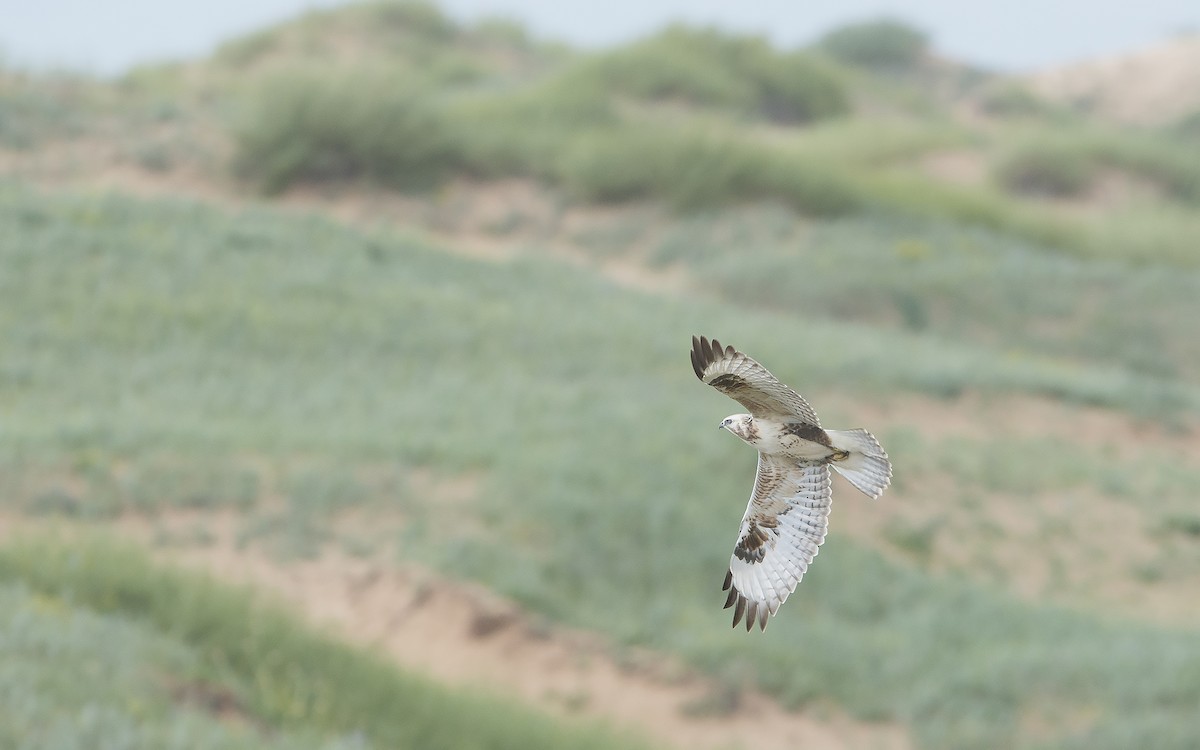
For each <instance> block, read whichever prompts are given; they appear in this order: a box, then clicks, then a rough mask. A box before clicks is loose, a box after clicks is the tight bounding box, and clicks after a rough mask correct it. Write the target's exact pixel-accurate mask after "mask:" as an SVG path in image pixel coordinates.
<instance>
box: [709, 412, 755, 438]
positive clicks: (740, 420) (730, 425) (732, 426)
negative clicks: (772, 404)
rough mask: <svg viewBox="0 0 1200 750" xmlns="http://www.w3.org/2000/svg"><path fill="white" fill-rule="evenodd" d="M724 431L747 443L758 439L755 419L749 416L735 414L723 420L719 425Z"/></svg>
mask: <svg viewBox="0 0 1200 750" xmlns="http://www.w3.org/2000/svg"><path fill="white" fill-rule="evenodd" d="M717 427H718V428H720V429H722V430H729V431H730V432H732V433H733V434H734V435H737V436H738V437H740V438H741V439H742V440H745V441H746V442H747V443H753V442H754V441H755V440H757V439H758V430H757V429H756V427H755V425H754V417H752V416H750V415H749V414H734V415H732V416H728V417H725V418H724V419H722V420H721V424H719V425H717Z"/></svg>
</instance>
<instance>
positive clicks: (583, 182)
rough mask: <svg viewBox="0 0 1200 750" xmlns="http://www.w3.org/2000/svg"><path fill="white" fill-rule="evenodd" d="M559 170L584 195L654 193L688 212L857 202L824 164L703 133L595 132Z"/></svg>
mask: <svg viewBox="0 0 1200 750" xmlns="http://www.w3.org/2000/svg"><path fill="white" fill-rule="evenodd" d="M559 170H560V171H559V178H560V179H561V181H562V183H563V184H564V186H565V187H567V188H568V189H569V190H571V191H573V192H574V193H575V194H576V195H579V196H580V197H582V198H584V199H587V200H596V201H606V202H612V201H626V200H634V199H641V198H661V199H663V200H665V201H666V202H667V203H669V204H670V205H671V206H672V207H673V208H675V209H677V210H681V211H690V210H696V209H702V208H710V207H713V206H717V205H721V204H727V203H739V202H748V201H753V200H762V199H768V200H777V201H780V202H782V203H785V204H787V205H789V206H791V207H793V208H795V209H797V210H799V211H802V212H804V213H809V214H813V215H836V214H841V213H845V212H847V211H851V210H853V209H854V208H855V207H856V206H857V205H858V196H857V194H856V193H855V191H854V190H853V189H852V188H851V187H850V186H849V184H848V183H846V182H845V181H844V180H843V179H842V178H839V177H837V176H836V174H835V173H834V172H833V171H832V170H830V169H828V168H826V167H824V166H821V165H818V164H815V163H813V162H808V161H804V160H800V159H794V158H786V157H785V156H781V155H780V154H779V153H777V152H776V151H775V150H773V149H771V148H770V147H766V146H759V145H756V144H752V143H746V142H743V141H739V140H736V139H734V138H731V137H727V136H724V135H719V134H710V133H706V132H703V131H693V132H680V131H678V130H674V129H667V128H648V127H641V128H626V129H623V130H620V131H611V132H608V131H606V132H597V133H594V134H592V135H591V136H589V137H586V138H580V139H577V140H576V141H575V142H574V143H572V144H571V146H570V148H569V149H568V151H567V153H566V154H565V155H564V157H563V159H562V161H561V163H560V165H559Z"/></svg>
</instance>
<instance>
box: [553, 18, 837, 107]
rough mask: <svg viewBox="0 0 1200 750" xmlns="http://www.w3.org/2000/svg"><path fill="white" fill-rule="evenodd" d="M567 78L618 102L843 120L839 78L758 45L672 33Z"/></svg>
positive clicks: (591, 62)
mask: <svg viewBox="0 0 1200 750" xmlns="http://www.w3.org/2000/svg"><path fill="white" fill-rule="evenodd" d="M567 76H568V77H569V78H571V79H572V80H574V81H577V82H578V83H577V85H584V86H594V87H599V88H601V89H603V90H604V91H606V92H608V93H610V94H615V95H619V96H626V97H631V98H634V99H641V100H650V101H660V100H679V101H684V102H688V103H691V104H694V105H698V106H704V107H713V108H720V109H731V110H735V111H738V112H744V113H748V114H751V115H754V116H759V117H764V118H766V119H768V120H772V121H775V122H783V123H795V122H806V121H810V120H817V119H822V118H826V117H834V116H837V115H841V114H844V113H845V112H847V111H848V109H849V98H848V96H847V94H846V91H845V86H844V84H843V82H842V81H841V79H840V77H839V76H838V75H837V72H836V71H835V70H833V69H832V67H831V66H830V65H828V64H826V63H823V62H821V61H820V60H818V59H816V58H814V57H812V56H811V55H807V54H804V53H790V54H783V53H780V52H778V51H777V50H775V49H774V48H772V47H771V45H770V44H768V43H767V42H766V41H765V40H763V39H761V38H759V37H750V36H736V35H728V34H723V33H721V32H719V31H717V30H714V29H692V28H688V27H684V26H673V27H670V28H668V29H667V30H665V31H663V32H662V33H660V34H658V35H656V36H653V37H650V38H649V39H645V40H643V41H640V42H636V43H634V44H632V45H629V46H627V47H623V48H621V49H618V50H615V51H613V52H609V53H607V54H603V55H599V56H596V57H593V58H591V59H588V60H586V61H583V62H581V63H579V65H578V66H577V67H576V68H575V69H574V70H573V71H570V72H569V73H568V74H567Z"/></svg>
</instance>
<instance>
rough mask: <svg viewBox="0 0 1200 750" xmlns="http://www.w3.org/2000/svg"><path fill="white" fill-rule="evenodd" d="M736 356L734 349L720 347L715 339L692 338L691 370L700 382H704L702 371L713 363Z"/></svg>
mask: <svg viewBox="0 0 1200 750" xmlns="http://www.w3.org/2000/svg"><path fill="white" fill-rule="evenodd" d="M736 354H737V350H736V349H734V348H733V347H732V346H721V342H720V341H717V340H716V339H712V340H709V339H708V338H706V337H704V336H692V369H693V370H695V372H696V377H698V378H700V379H701V380H704V371H705V370H706V369H707V368H708V366H709V365H711V364H712V363H713V362H716V361H717V360H718V359H723V358H725V357H732V356H734V355H736Z"/></svg>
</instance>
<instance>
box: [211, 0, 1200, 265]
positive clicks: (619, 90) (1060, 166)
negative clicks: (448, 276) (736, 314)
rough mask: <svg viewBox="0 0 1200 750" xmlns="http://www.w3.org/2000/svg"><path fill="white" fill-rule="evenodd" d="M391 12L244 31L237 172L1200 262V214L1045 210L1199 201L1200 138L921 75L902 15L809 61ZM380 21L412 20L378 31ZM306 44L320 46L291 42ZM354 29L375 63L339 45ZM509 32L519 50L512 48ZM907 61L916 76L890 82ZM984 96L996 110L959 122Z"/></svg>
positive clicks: (367, 8)
mask: <svg viewBox="0 0 1200 750" xmlns="http://www.w3.org/2000/svg"><path fill="white" fill-rule="evenodd" d="M389 7H392V5H391V4H386V3H385V4H382V5H372V4H368V5H363V6H356V7H355V9H354V10H353V12H349V11H347V12H346V14H345V18H343V16H342V14H341V13H339V12H322V13H318V14H316V15H314V16H312V18H313V19H318V20H322V23H324V25H321V24H318V23H317V22H316V21H315V20H311V21H305V19H302V20H301V21H297V22H294V23H293V24H290V25H285V26H283V27H280V28H277V29H274V30H270V31H267V32H262V33H260V34H259V35H255V36H253V37H249V38H248V39H247V40H244V41H242V42H233V43H231V45H230V46H229V47H228V48H229V49H237V48H238V45H240V44H251V42H253V44H252V46H253V47H255V48H259V47H262V48H264V50H265V51H263V52H261V53H259V55H258V56H256V57H255V58H254V59H255V60H256V61H258V62H256V63H255V64H252V65H251V64H249V63H247V64H246V65H243V66H242V67H243V68H246V70H243V71H240V72H239V78H238V80H237V81H236V82H232V81H231V82H229V83H228V84H227V85H226V88H233V89H235V90H239V91H241V92H242V93H241V94H240V95H239V96H238V97H236V99H235V101H240V102H241V103H240V104H238V105H236V106H234V107H233V109H232V112H233V114H228V115H227V116H224V118H223V121H224V122H232V123H233V124H232V125H230V126H229V127H230V130H231V133H232V137H233V140H234V145H235V150H236V156H235V159H234V167H235V172H236V173H237V174H239V175H241V176H242V177H244V178H247V179H249V180H252V181H253V182H255V183H256V184H258V185H259V186H261V187H262V188H263V189H265V190H266V191H268V192H278V191H281V190H284V189H286V188H287V187H288V186H289V185H293V184H296V183H298V182H327V181H344V180H347V179H351V180H353V179H368V180H372V181H374V182H376V183H379V184H383V185H390V186H393V187H398V188H401V189H409V190H413V189H418V190H420V189H428V188H431V187H436V186H438V185H441V184H444V183H445V182H446V181H447V180H448V179H450V178H452V177H455V176H468V177H476V178H484V179H494V178H501V177H510V176H520V177H533V178H536V179H538V180H541V181H543V182H545V183H547V184H549V185H551V186H555V187H558V188H561V189H564V190H565V191H566V192H567V194H568V195H570V196H572V197H573V198H575V199H577V200H581V201H585V202H604V203H613V202H617V203H620V202H629V201H661V202H663V203H665V204H666V205H668V206H670V207H672V208H674V209H675V210H677V211H680V212H683V213H691V212H695V211H697V210H703V209H709V208H712V207H714V206H725V205H736V204H740V203H746V202H752V201H757V200H761V199H764V198H769V199H774V200H778V201H780V202H783V203H785V204H787V205H790V206H791V207H793V208H795V209H796V210H798V211H799V212H801V213H802V214H808V215H812V216H827V215H831V214H859V215H861V214H870V213H879V214H883V215H887V216H912V215H919V216H928V217H932V218H935V219H948V220H951V221H954V222H956V223H962V224H967V225H973V226H980V227H985V228H988V229H992V230H995V231H998V232H1002V233H1006V234H1010V235H1013V236H1015V237H1018V238H1020V239H1024V240H1027V241H1032V242H1037V243H1040V244H1044V245H1048V246H1050V247H1055V248H1059V249H1061V250H1065V251H1068V252H1071V253H1074V254H1088V255H1092V256H1102V257H1109V258H1114V259H1123V258H1130V259H1135V260H1140V259H1146V258H1149V259H1165V260H1168V261H1170V262H1172V263H1175V264H1180V265H1194V264H1195V263H1196V258H1197V254H1196V253H1195V252H1193V248H1192V245H1191V244H1190V242H1189V241H1187V240H1186V237H1188V236H1189V232H1191V231H1192V230H1194V229H1195V228H1196V227H1195V222H1194V221H1192V220H1191V219H1188V218H1186V217H1183V216H1175V215H1164V214H1163V213H1162V212H1161V211H1158V210H1157V208H1156V206H1155V205H1153V202H1152V201H1146V200H1140V201H1139V200H1136V199H1131V200H1128V201H1124V202H1122V203H1121V204H1120V205H1116V206H1111V207H1109V209H1110V210H1108V211H1106V212H1105V214H1104V216H1103V218H1102V219H1101V220H1100V221H1099V222H1093V221H1088V220H1086V219H1085V218H1082V217H1080V216H1073V215H1064V214H1063V213H1062V212H1059V211H1056V210H1055V209H1054V207H1053V206H1047V205H1045V203H1044V199H1045V198H1047V197H1050V198H1055V199H1059V198H1071V197H1078V196H1082V195H1085V194H1087V193H1088V192H1089V190H1091V189H1092V188H1093V187H1094V186H1095V184H1096V181H1097V180H1098V179H1099V178H1100V177H1103V176H1106V175H1116V176H1119V177H1124V178H1127V179H1128V180H1134V181H1144V182H1146V183H1148V184H1149V185H1151V186H1152V187H1154V188H1156V189H1159V190H1161V191H1162V192H1163V193H1164V194H1165V195H1167V196H1168V197H1169V198H1170V199H1171V200H1173V201H1175V202H1177V203H1178V204H1179V205H1181V206H1186V207H1188V208H1190V207H1191V206H1193V205H1194V204H1195V200H1196V196H1197V191H1198V190H1200V188H1198V187H1197V186H1198V184H1200V183H1198V181H1197V180H1198V178H1200V162H1197V160H1196V158H1193V157H1192V156H1189V155H1188V154H1192V153H1194V152H1195V149H1187V148H1186V146H1185V143H1186V135H1184V134H1183V133H1184V132H1185V130H1186V128H1180V129H1175V130H1171V129H1164V130H1159V131H1133V130H1123V129H1119V128H1115V127H1111V126H1110V127H1105V128H1099V127H1091V126H1088V127H1087V128H1085V129H1084V130H1083V131H1082V132H1084V133H1086V135H1084V137H1080V132H1081V131H1080V128H1081V127H1083V126H1082V125H1081V124H1080V121H1079V119H1078V117H1075V116H1072V115H1069V114H1068V113H1067V112H1066V111H1065V110H1062V109H1060V108H1056V107H1053V106H1051V105H1048V104H1045V103H1043V102H1041V101H1040V100H1039V99H1037V98H1036V97H1035V96H1034V95H1033V94H1031V93H1029V92H1028V91H1027V90H1025V89H1022V88H1021V87H1020V86H1019V85H1018V84H1015V83H1011V82H1005V81H1003V80H998V79H996V78H995V77H991V76H988V75H986V74H983V73H978V72H975V71H971V70H969V69H962V70H959V69H955V68H953V66H952V65H950V64H949V63H947V64H945V65H941V66H933V67H930V66H928V65H923V64H922V65H918V62H919V61H920V60H921V59H923V56H924V55H925V50H926V47H927V41H926V40H925V38H924V36H923V35H922V34H921V33H920V32H919V31H916V30H914V29H911V28H909V27H907V26H905V25H903V24H900V23H898V22H893V21H879V22H869V23H865V24H861V25H853V26H850V27H847V28H844V29H840V30H836V31H834V32H831V33H830V34H829V35H828V36H827V37H826V38H824V39H823V40H822V41H821V42H819V43H818V44H816V45H814V46H813V47H811V48H809V49H797V50H790V51H780V50H777V49H775V48H773V47H771V46H770V45H769V44H767V43H766V42H765V41H764V40H763V39H761V38H759V37H753V36H746V35H738V34H730V33H726V32H721V31H718V30H714V29H694V28H688V27H683V26H674V27H670V28H668V29H666V30H664V31H662V32H660V33H658V34H656V35H653V36H650V37H647V38H645V39H642V40H639V41H635V42H632V43H630V44H627V45H624V46H622V47H619V48H616V49H613V50H609V51H605V52H598V53H590V54H582V53H569V52H566V51H562V50H559V51H558V53H557V54H551V53H549V52H543V53H538V52H537V50H539V49H541V48H539V47H538V45H537V44H536V43H534V42H532V41H530V40H529V39H528V38H527V37H526V36H523V35H520V34H516V33H514V34H510V35H509V36H511V37H512V39H511V40H510V41H507V42H506V41H504V40H506V39H509V36H503V35H497V34H495V33H492V34H491V36H489V37H488V38H489V39H490V40H491V41H490V43H489V44H482V43H480V42H478V41H477V40H476V36H477V35H479V34H480V33H483V32H481V29H482V28H484V27H468V26H458V25H455V24H454V23H453V22H451V21H449V20H447V19H446V18H444V17H441V16H437V11H436V10H435V9H433V8H432V7H431V6H425V5H417V6H412V7H411V8H409V10H407V11H405V10H392V11H386V10H384V9H386V8H389ZM394 7H395V8H401V9H402V8H406V7H409V6H407V5H406V4H403V3H401V4H398V5H395V6H394ZM372 13H383V14H384V15H387V14H388V13H394V14H395V20H394V22H380V23H378V24H376V26H377V27H378V28H374V30H372V31H370V32H367V31H362V32H361V33H358V32H357V31H356V29H357V28H358V26H357V25H358V24H362V23H365V22H364V21H363V20H362V19H369V18H370V17H371V14H372ZM407 13H414V14H416V17H418V18H419V19H421V20H420V22H419V23H417V22H412V23H409V22H408V21H406V20H405V19H406V18H408V16H407V15H406V14H407ZM389 18H390V16H389ZM435 18H439V19H440V20H439V21H437V22H434V20H433V19H435ZM343 27H344V28H343ZM298 29H304V30H305V31H304V34H300V32H299V31H298ZM298 34H300V35H301V36H304V35H307V36H306V37H305V38H308V37H311V39H310V42H309V43H308V46H306V47H302V48H301V47H296V45H295V44H290V43H289V44H285V43H284V42H285V41H286V40H290V39H292V38H293V37H296V36H297V35H298ZM381 34H400V35H401V38H403V39H404V40H406V42H405V44H404V45H399V44H398V42H395V41H394V40H391V37H387V38H386V39H384V38H380V35H381ZM346 37H350V38H354V39H356V40H357V42H358V46H356V47H355V48H354V49H355V50H356V52H355V54H349V53H346V52H345V51H344V50H341V49H340V47H339V46H338V43H337V42H338V40H343V42H344V39H345V38H346ZM413 39H418V40H420V41H419V43H417V42H414V41H412V40H413ZM264 40H274V41H273V42H272V43H271V44H267V42H266V41H264ZM409 42H412V44H409ZM505 44H511V45H512V48H511V50H510V53H509V54H507V55H502V54H498V52H497V50H498V49H500V48H502V47H503V45H505ZM289 45H290V46H289ZM314 45H316V46H315V47H314ZM322 45H324V46H322ZM413 45H415V46H413ZM342 46H343V47H344V46H346V45H345V44H344V43H343V44H342ZM426 47H428V48H429V49H430V50H436V54H435V53H434V52H433V51H431V52H430V55H434V57H433V58H430V59H437V60H441V59H442V58H443V57H448V58H453V59H460V58H462V57H463V56H464V55H466V56H471V59H472V60H473V61H474V63H473V65H474V67H473V68H472V70H473V71H474V73H473V74H471V75H464V74H461V70H462V69H463V66H462V65H458V66H455V65H451V64H449V63H447V64H441V63H439V64H422V65H415V64H414V63H413V60H416V59H423V58H418V57H416V56H415V53H413V55H409V53H408V52H405V53H403V54H401V53H400V52H397V51H396V50H397V49H398V48H401V49H405V50H410V49H425V48H426ZM312 49H320V50H321V51H322V55H323V60H325V62H324V63H323V64H322V66H321V68H320V69H319V70H313V69H312V66H311V64H309V63H306V62H305V60H311V50H312ZM270 50H274V52H273V53H270V54H269V51H270ZM302 50H309V52H302ZM864 50H865V51H866V52H870V53H871V54H875V55H877V56H878V59H875V58H871V55H870V54H866V52H864ZM485 51H486V52H487V54H484V52H485ZM398 55H399V57H398ZM864 55H866V56H865V57H864ZM226 57H227V55H225V56H223V55H221V54H218V55H217V57H216V58H215V60H214V62H213V63H212V64H211V65H210V67H211V68H212V70H211V71H210V74H211V75H212V76H214V77H215V78H214V80H227V79H228V76H229V73H221V72H220V71H221V70H223V69H224V68H222V67H221V65H225V64H226V63H228V60H226ZM235 57H237V58H238V59H240V57H239V56H235ZM260 58H261V59H260ZM223 60H224V61H225V62H224V63H223V62H222V61H223ZM505 60H507V61H508V62H504V61H505ZM513 60H517V61H524V62H523V63H522V64H521V65H516V66H515V67H514V65H515V63H513V62H512V61H513ZM264 61H266V62H264ZM268 62H269V64H268ZM914 66H916V67H914ZM899 68H905V69H908V70H910V72H909V73H908V74H906V75H905V76H903V77H901V78H895V77H893V76H891V75H890V73H888V72H887V71H889V70H890V71H893V72H894V71H895V70H897V69H899ZM945 91H950V92H952V93H951V94H946V93H944V92H945ZM964 98H965V99H967V100H972V99H973V100H974V101H976V102H977V104H976V106H977V107H978V108H979V110H980V111H982V112H985V113H989V114H990V115H991V116H992V117H994V118H995V121H994V122H993V123H989V124H986V125H981V124H979V123H977V122H971V121H969V120H968V121H964V120H962V118H956V116H955V115H954V114H953V111H954V107H955V106H957V104H956V102H959V101H961V100H963V99H964ZM956 119H957V121H956ZM901 135H902V137H901V138H900V139H899V140H889V139H888V136H893V137H895V136H901ZM880 137H883V140H882V141H881V140H880ZM1014 143H1016V144H1018V145H1017V146H1016V147H1014V146H1013V144H1014ZM946 149H963V150H966V151H969V152H971V153H973V154H975V155H976V157H977V158H978V159H979V160H981V161H982V162H984V163H990V164H993V165H994V168H993V170H992V172H993V174H994V179H993V180H984V181H983V182H982V183H975V184H965V183H963V182H960V181H956V182H949V183H948V182H946V181H944V180H943V179H941V178H940V177H938V176H937V175H932V174H930V173H929V172H928V171H927V170H925V169H922V168H921V164H920V161H921V159H922V158H924V157H925V156H926V155H927V154H930V153H935V152H938V151H939V150H946ZM1126 226H1136V227H1139V229H1137V230H1135V231H1134V232H1128V231H1123V230H1122V228H1123V227H1126ZM1146 227H1166V228H1167V229H1165V230H1162V231H1154V230H1152V229H1148V228H1146ZM1143 228H1146V229H1145V230H1144V231H1143ZM1139 233H1141V234H1140V235H1139ZM1134 235H1139V236H1140V239H1139V236H1134Z"/></svg>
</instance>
